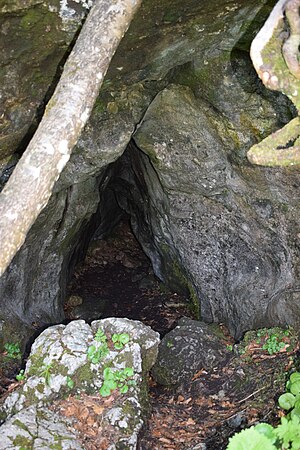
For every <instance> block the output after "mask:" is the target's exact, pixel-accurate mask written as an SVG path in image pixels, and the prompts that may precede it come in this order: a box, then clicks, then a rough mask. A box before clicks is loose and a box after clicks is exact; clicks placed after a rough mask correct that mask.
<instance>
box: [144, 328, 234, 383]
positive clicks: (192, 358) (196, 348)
mask: <svg viewBox="0 0 300 450" xmlns="http://www.w3.org/2000/svg"><path fill="white" fill-rule="evenodd" d="M229 356H230V353H229V352H228V351H227V350H226V347H225V345H224V344H222V343H221V339H220V337H218V336H217V335H216V333H215V332H213V331H212V329H211V328H210V326H209V325H207V324H205V323H203V322H198V321H195V320H191V319H181V320H180V321H179V323H178V325H177V327H176V328H174V330H172V331H170V332H169V333H167V334H166V335H165V336H164V338H163V339H162V341H161V343H160V345H159V352H158V357H157V360H156V363H155V365H154V366H153V368H152V375H153V377H154V379H155V380H156V381H157V382H158V383H160V384H162V385H167V386H168V385H180V384H183V383H186V382H189V381H191V379H192V377H193V375H194V374H195V373H196V372H198V371H199V370H201V369H204V370H211V369H213V368H216V367H218V366H220V365H221V364H225V362H226V360H228V359H229Z"/></svg>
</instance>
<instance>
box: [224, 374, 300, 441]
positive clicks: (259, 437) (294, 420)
mask: <svg viewBox="0 0 300 450" xmlns="http://www.w3.org/2000/svg"><path fill="white" fill-rule="evenodd" d="M286 389H287V392H286V393H284V394H282V395H281V396H280V397H279V399H278V404H279V406H280V407H281V408H283V409H284V410H285V411H288V415H287V416H286V417H282V418H281V423H280V424H279V425H278V426H277V427H272V426H271V425H269V424H267V423H260V424H258V425H256V426H253V427H251V428H249V429H247V430H243V431H241V432H240V433H236V434H235V435H234V436H233V437H232V438H230V439H229V445H228V447H227V450H277V449H281V450H288V449H290V450H300V373H299V372H294V373H292V374H291V376H290V378H289V380H288V382H287V385H286Z"/></svg>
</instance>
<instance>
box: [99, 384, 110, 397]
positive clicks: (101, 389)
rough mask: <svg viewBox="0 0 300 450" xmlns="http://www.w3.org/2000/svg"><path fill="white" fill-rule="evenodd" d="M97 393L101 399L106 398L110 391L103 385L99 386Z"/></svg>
mask: <svg viewBox="0 0 300 450" xmlns="http://www.w3.org/2000/svg"><path fill="white" fill-rule="evenodd" d="M99 392H100V395H102V397H108V396H109V395H110V394H111V390H110V389H109V388H108V387H107V386H105V385H104V384H103V385H102V386H101V388H100V390H99Z"/></svg>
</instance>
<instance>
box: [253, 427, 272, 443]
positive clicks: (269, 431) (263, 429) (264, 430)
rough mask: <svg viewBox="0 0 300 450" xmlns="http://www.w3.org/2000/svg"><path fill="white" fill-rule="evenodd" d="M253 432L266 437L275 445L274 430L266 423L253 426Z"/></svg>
mask: <svg viewBox="0 0 300 450" xmlns="http://www.w3.org/2000/svg"><path fill="white" fill-rule="evenodd" d="M255 430H256V431H258V432H259V433H261V434H263V435H264V436H266V437H267V438H268V439H269V440H270V441H271V442H272V444H274V443H275V441H276V436H275V434H274V428H273V427H272V425H269V424H268V423H259V424H258V425H256V426H255Z"/></svg>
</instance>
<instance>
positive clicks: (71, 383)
mask: <svg viewBox="0 0 300 450" xmlns="http://www.w3.org/2000/svg"><path fill="white" fill-rule="evenodd" d="M67 386H68V388H69V389H73V387H74V386H75V383H74V381H73V380H72V378H71V377H69V376H67Z"/></svg>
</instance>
